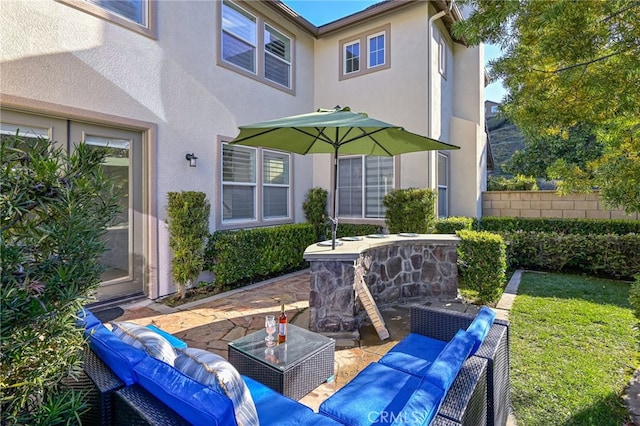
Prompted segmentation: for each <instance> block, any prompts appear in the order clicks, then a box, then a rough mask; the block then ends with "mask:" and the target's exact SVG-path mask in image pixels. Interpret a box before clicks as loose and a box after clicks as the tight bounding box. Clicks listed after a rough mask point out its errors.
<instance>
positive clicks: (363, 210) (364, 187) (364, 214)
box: [335, 155, 396, 220]
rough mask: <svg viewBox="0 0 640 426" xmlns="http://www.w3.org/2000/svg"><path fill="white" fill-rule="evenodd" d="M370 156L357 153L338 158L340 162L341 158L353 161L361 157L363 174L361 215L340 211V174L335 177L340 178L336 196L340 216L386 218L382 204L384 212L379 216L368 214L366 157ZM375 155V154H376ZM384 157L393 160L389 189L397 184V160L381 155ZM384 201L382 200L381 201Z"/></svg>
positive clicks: (382, 207) (349, 217)
mask: <svg viewBox="0 0 640 426" xmlns="http://www.w3.org/2000/svg"><path fill="white" fill-rule="evenodd" d="M368 157H369V156H366V155H356V156H341V157H340V158H338V163H339V162H340V161H341V160H349V161H353V160H354V159H359V160H360V165H361V167H362V173H361V174H362V176H361V181H360V186H359V188H360V197H361V200H360V206H361V210H360V214H359V215H353V214H350V215H345V214H344V213H341V212H340V209H339V206H340V196H341V195H340V189H341V188H340V184H339V182H340V180H339V179H340V176H339V175H338V176H336V177H335V178H336V179H338V194H337V197H336V202H337V204H338V209H337V215H338V217H342V218H348V219H373V220H376V219H384V210H385V209H384V206H382V205H380V206H379V207H380V208H379V210H380V211H381V212H382V215H378V216H368V215H367V187H368V186H367V182H366V180H367V163H366V159H367V158H368ZM374 157H375V156H374ZM381 158H384V159H390V160H391V167H392V172H391V176H392V177H391V179H392V182H391V184H390V185H388V188H389V190H391V189H393V188H395V185H396V163H395V160H394V159H393V157H381ZM339 173H340V165H339V164H338V174H339ZM381 202H382V201H381Z"/></svg>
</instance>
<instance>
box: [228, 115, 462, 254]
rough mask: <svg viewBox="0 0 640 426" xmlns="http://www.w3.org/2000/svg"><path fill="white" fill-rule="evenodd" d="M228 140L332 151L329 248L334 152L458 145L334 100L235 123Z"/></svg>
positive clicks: (387, 152)
mask: <svg viewBox="0 0 640 426" xmlns="http://www.w3.org/2000/svg"><path fill="white" fill-rule="evenodd" d="M230 143H231V144H239V145H247V146H254V147H265V148H272V149H277V150H281V151H286V152H292V153H296V154H302V155H306V154H333V157H334V164H333V175H334V179H333V182H334V186H333V194H332V197H333V203H332V206H333V217H332V218H331V221H332V223H333V226H332V244H331V247H332V249H335V243H336V226H337V219H336V192H337V186H338V183H337V174H338V155H339V154H343V155H344V154H351V155H378V156H385V157H391V156H394V155H398V154H406V153H409V152H417V151H430V150H445V149H459V148H460V147H458V146H455V145H450V144H447V143H444V142H440V141H437V140H435V139H430V138H427V137H425V136H420V135H417V134H415V133H411V132H408V131H406V130H404V129H403V128H402V127H400V126H397V125H394V124H389V123H385V122H384V121H380V120H376V119H374V118H370V117H369V116H367V114H365V113H360V112H354V111H351V109H350V108H349V107H345V108H341V107H340V106H337V107H335V108H334V109H319V110H318V111H316V112H312V113H309V114H302V115H294V116H290V117H284V118H278V119H275V120H269V121H263V122H260V123H255V124H249V125H246V126H240V134H239V135H238V136H237V137H236V138H235V139H234V140H232V141H231V142H230Z"/></svg>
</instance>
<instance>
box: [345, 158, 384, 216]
mask: <svg viewBox="0 0 640 426" xmlns="http://www.w3.org/2000/svg"><path fill="white" fill-rule="evenodd" d="M393 176H394V161H393V157H377V156H358V157H343V158H339V159H338V215H339V216H341V217H354V218H384V215H385V208H384V205H383V204H382V199H383V198H384V196H385V195H387V193H388V192H389V191H391V189H393Z"/></svg>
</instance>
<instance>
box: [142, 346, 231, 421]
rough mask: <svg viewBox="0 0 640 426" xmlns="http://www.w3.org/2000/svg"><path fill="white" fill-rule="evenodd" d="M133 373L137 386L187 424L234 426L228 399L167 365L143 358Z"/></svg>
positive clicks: (150, 358) (149, 358)
mask: <svg viewBox="0 0 640 426" xmlns="http://www.w3.org/2000/svg"><path fill="white" fill-rule="evenodd" d="M134 371H135V375H136V380H137V382H138V383H139V384H140V386H142V387H143V388H145V389H146V390H148V391H149V392H150V393H151V394H152V395H153V396H155V397H156V398H158V399H159V400H160V401H162V402H163V403H164V404H165V405H166V406H168V407H169V408H171V409H172V410H173V411H175V412H176V413H178V414H179V415H180V416H181V417H183V418H184V419H185V420H187V421H188V422H190V423H192V424H194V425H216V426H217V425H224V426H236V420H235V415H234V412H233V404H232V403H231V400H230V399H229V398H227V397H226V396H223V395H220V394H219V393H218V392H216V391H214V390H213V389H211V388H209V387H207V386H205V385H202V384H200V383H198V382H196V381H195V380H193V379H192V378H190V377H187V376H185V375H184V374H182V373H181V372H179V371H178V370H176V369H175V368H173V367H172V366H170V365H169V364H167V363H164V362H162V361H160V360H157V359H155V358H152V357H146V358H145V359H144V360H143V361H141V362H140V363H138V364H137V365H136V366H135V368H134Z"/></svg>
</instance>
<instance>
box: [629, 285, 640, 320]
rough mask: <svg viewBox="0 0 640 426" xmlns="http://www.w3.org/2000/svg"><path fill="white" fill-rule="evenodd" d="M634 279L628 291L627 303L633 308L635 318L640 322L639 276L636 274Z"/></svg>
mask: <svg viewBox="0 0 640 426" xmlns="http://www.w3.org/2000/svg"><path fill="white" fill-rule="evenodd" d="M634 279H635V281H634V282H633V283H632V284H631V288H630V289H629V303H631V307H633V310H634V313H635V315H636V318H637V319H638V320H640V274H637V275H636V276H635V277H634Z"/></svg>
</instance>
